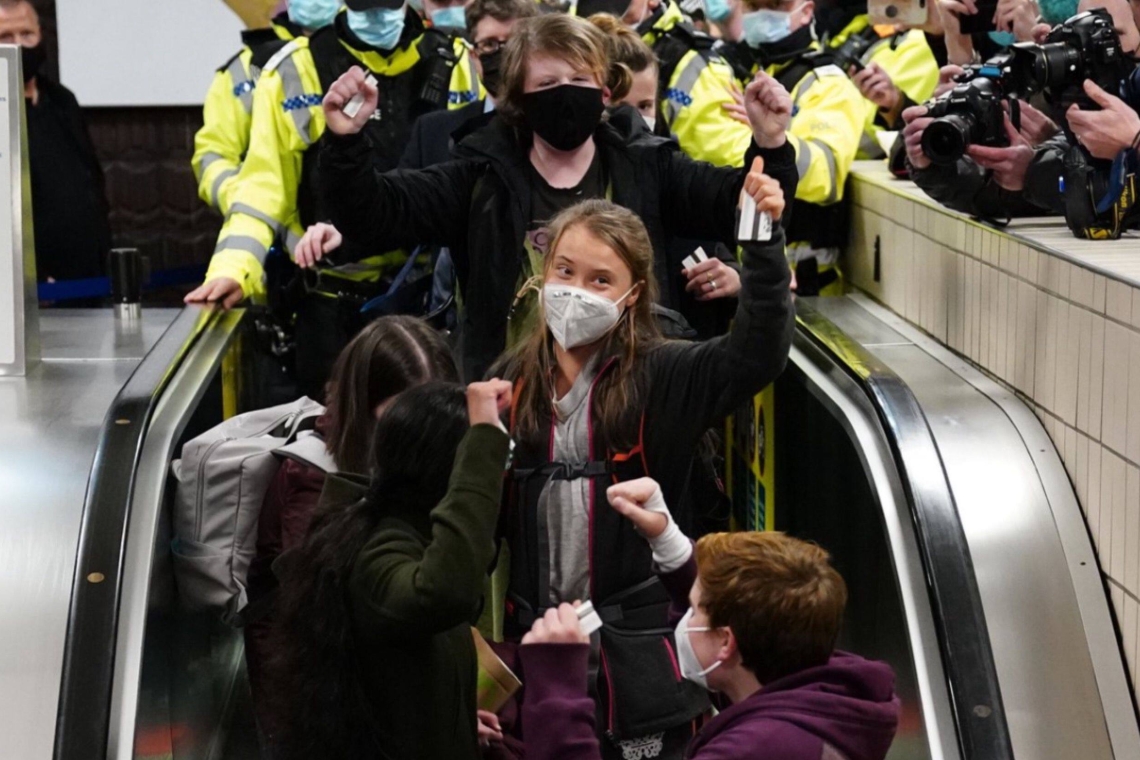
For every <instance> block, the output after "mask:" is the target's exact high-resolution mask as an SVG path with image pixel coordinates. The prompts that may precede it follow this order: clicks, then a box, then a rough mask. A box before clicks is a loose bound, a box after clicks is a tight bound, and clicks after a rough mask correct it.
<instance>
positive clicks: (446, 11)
mask: <svg viewBox="0 0 1140 760" xmlns="http://www.w3.org/2000/svg"><path fill="white" fill-rule="evenodd" d="M431 25H432V26H434V27H435V28H436V29H466V28H467V11H466V10H465V9H464V8H463V6H462V5H452V6H448V7H447V8H436V9H435V10H434V11H432V12H431Z"/></svg>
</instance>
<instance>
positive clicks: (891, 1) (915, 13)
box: [867, 0, 992, 26]
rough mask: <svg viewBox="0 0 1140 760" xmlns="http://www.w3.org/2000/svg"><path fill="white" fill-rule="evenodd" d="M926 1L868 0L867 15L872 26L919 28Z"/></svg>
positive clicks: (923, 17)
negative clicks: (897, 25) (903, 25)
mask: <svg viewBox="0 0 1140 760" xmlns="http://www.w3.org/2000/svg"><path fill="white" fill-rule="evenodd" d="M926 2H927V0H868V2H867V14H868V15H869V16H870V17H871V23H872V24H873V25H876V26H877V25H879V24H905V25H906V26H921V25H922V24H925V23H926V15H927V12H928V9H927V7H926ZM991 15H992V14H991Z"/></svg>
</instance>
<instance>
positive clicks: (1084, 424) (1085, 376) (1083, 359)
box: [1070, 307, 1092, 431]
mask: <svg viewBox="0 0 1140 760" xmlns="http://www.w3.org/2000/svg"><path fill="white" fill-rule="evenodd" d="M1072 316H1073V317H1074V320H1075V323H1076V331H1075V333H1073V332H1070V339H1075V340H1076V342H1077V345H1078V348H1077V423H1076V424H1077V429H1078V430H1085V431H1087V430H1088V429H1089V398H1090V395H1091V389H1090V388H1089V386H1090V384H1091V383H1092V366H1091V361H1092V314H1091V313H1089V312H1088V311H1086V310H1085V309H1082V308H1079V307H1074V308H1073V310H1072Z"/></svg>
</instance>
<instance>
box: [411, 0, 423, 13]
mask: <svg viewBox="0 0 1140 760" xmlns="http://www.w3.org/2000/svg"><path fill="white" fill-rule="evenodd" d="M408 5H410V6H412V10H414V11H415V12H416V13H418V14H420V15H421V16H422V15H424V3H423V0H408Z"/></svg>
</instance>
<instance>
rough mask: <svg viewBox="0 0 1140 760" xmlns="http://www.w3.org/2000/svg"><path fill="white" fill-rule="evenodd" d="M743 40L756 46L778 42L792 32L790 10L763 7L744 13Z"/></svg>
mask: <svg viewBox="0 0 1140 760" xmlns="http://www.w3.org/2000/svg"><path fill="white" fill-rule="evenodd" d="M743 20H744V41H745V42H747V43H748V47H751V48H758V47H760V46H761V45H770V44H772V43H773V42H779V41H780V40H782V39H784V38H785V37H787V36H788V35H790V34H791V33H792V12H791V11H772V10H768V9H763V10H759V11H752V12H751V13H745V14H744V19H743Z"/></svg>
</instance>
